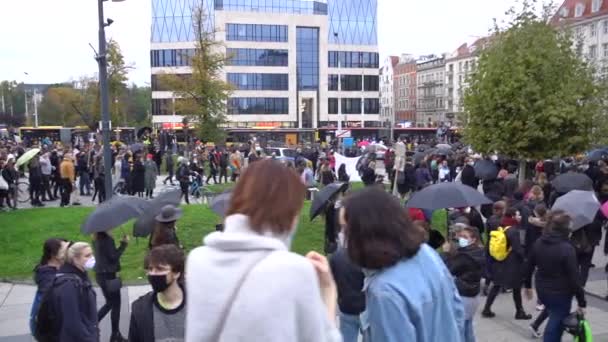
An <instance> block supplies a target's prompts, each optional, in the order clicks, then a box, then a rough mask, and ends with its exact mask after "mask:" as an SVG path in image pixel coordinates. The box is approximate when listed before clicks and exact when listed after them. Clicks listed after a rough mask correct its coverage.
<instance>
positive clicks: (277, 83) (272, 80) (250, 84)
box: [227, 73, 289, 90]
mask: <svg viewBox="0 0 608 342" xmlns="http://www.w3.org/2000/svg"><path fill="white" fill-rule="evenodd" d="M227 78H228V82H230V84H232V85H233V86H234V87H235V88H236V89H238V90H289V77H288V75H287V74H249V73H228V77H227Z"/></svg>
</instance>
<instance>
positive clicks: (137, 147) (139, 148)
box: [129, 143, 145, 153]
mask: <svg viewBox="0 0 608 342" xmlns="http://www.w3.org/2000/svg"><path fill="white" fill-rule="evenodd" d="M144 147H145V146H144V144H141V143H136V144H133V145H130V146H129V149H131V152H133V153H137V152H140V151H143V149H144Z"/></svg>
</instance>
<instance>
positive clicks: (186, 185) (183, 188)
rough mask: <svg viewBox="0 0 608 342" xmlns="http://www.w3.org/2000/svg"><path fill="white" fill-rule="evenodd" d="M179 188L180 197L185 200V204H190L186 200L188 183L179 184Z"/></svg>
mask: <svg viewBox="0 0 608 342" xmlns="http://www.w3.org/2000/svg"><path fill="white" fill-rule="evenodd" d="M179 187H180V189H181V190H182V197H183V198H185V199H186V203H187V204H190V200H189V199H188V190H189V188H190V182H182V181H180V182H179Z"/></svg>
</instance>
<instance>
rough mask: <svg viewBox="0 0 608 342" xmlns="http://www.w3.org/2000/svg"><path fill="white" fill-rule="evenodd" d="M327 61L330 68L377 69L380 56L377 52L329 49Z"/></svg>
mask: <svg viewBox="0 0 608 342" xmlns="http://www.w3.org/2000/svg"><path fill="white" fill-rule="evenodd" d="M327 58H328V59H327V60H328V63H329V67H330V68H337V67H338V61H340V68H369V69H378V67H379V65H380V57H379V55H378V53H377V52H359V51H329V52H328V57H327Z"/></svg>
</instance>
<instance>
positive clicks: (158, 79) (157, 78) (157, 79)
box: [150, 74, 192, 91]
mask: <svg viewBox="0 0 608 342" xmlns="http://www.w3.org/2000/svg"><path fill="white" fill-rule="evenodd" d="M171 75H173V76H177V77H179V78H181V79H183V80H186V79H189V78H192V74H171ZM150 83H151V84H150V85H151V86H152V91H171V90H173V89H169V87H168V86H167V85H166V84H164V83H163V82H162V76H161V75H152V79H151V82H150Z"/></svg>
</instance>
